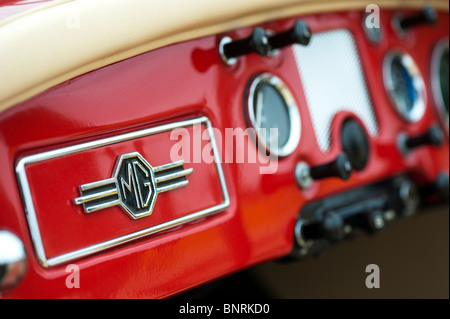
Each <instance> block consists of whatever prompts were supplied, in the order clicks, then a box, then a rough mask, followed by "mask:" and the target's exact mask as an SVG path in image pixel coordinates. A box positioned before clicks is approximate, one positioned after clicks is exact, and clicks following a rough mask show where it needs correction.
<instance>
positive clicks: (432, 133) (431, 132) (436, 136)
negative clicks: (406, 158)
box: [406, 125, 444, 149]
mask: <svg viewBox="0 0 450 319" xmlns="http://www.w3.org/2000/svg"><path fill="white" fill-rule="evenodd" d="M443 142H444V133H443V132H442V130H441V129H440V128H439V126H437V125H433V126H431V127H430V128H429V129H428V130H427V131H426V132H424V133H422V134H419V135H417V136H412V137H409V138H408V139H407V140H406V146H407V147H408V149H413V148H417V147H420V146H425V145H432V146H437V147H438V146H441V145H442V143H443Z"/></svg>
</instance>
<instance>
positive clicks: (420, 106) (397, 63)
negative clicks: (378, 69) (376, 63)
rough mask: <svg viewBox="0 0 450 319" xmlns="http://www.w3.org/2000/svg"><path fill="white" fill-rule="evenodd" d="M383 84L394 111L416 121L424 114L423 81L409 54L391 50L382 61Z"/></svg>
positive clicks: (410, 120)
mask: <svg viewBox="0 0 450 319" xmlns="http://www.w3.org/2000/svg"><path fill="white" fill-rule="evenodd" d="M383 76H384V84H385V86H386V90H387V92H388V94H389V97H390V98H391V101H392V104H393V105H394V107H395V109H396V111H397V112H398V113H399V114H400V115H401V116H402V117H403V118H404V119H405V120H407V121H409V122H417V121H419V120H420V119H422V117H423V115H424V114H425V106H426V102H425V97H426V91H425V83H424V81H423V77H422V75H421V74H420V71H419V68H418V67H417V65H416V63H415V62H414V60H413V59H412V57H411V56H409V55H408V54H404V53H398V52H391V53H389V54H388V55H387V56H386V58H385V62H384V70H383Z"/></svg>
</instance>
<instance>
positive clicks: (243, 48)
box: [222, 28, 269, 59]
mask: <svg viewBox="0 0 450 319" xmlns="http://www.w3.org/2000/svg"><path fill="white" fill-rule="evenodd" d="M268 44H269V42H268V38H267V34H266V31H264V29H262V28H255V29H254V30H253V32H252V34H251V35H250V36H248V37H246V38H243V39H239V40H234V41H231V42H228V43H225V44H224V45H223V49H222V51H223V55H224V57H225V58H226V59H233V58H237V57H240V56H243V55H247V54H250V53H256V54H259V55H261V56H265V55H267V54H268V52H269V45H268Z"/></svg>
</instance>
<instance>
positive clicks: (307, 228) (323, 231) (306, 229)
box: [302, 212, 345, 242]
mask: <svg viewBox="0 0 450 319" xmlns="http://www.w3.org/2000/svg"><path fill="white" fill-rule="evenodd" d="M344 226H345V224H344V220H343V219H342V217H341V216H340V215H339V214H338V213H335V212H328V213H326V214H324V216H323V220H322V221H321V222H315V223H311V224H306V225H304V226H303V227H302V235H303V238H304V239H305V240H306V241H309V240H316V239H327V240H329V241H331V242H338V241H340V240H342V239H343V238H344V236H345V231H344Z"/></svg>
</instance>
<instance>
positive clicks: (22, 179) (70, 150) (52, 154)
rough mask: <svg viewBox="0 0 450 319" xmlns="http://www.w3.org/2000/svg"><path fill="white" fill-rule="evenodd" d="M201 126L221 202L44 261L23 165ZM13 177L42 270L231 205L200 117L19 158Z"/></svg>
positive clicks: (205, 122)
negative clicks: (17, 183)
mask: <svg viewBox="0 0 450 319" xmlns="http://www.w3.org/2000/svg"><path fill="white" fill-rule="evenodd" d="M202 124H203V125H205V126H206V129H207V131H208V135H209V139H210V143H211V148H212V151H213V157H214V162H215V166H216V169H217V174H218V178H219V182H220V187H221V192H222V197H223V201H222V202H221V203H220V204H218V205H215V206H213V207H209V208H206V209H203V210H201V211H197V212H194V213H191V214H189V215H186V216H183V217H181V218H177V219H174V220H170V221H168V222H165V223H162V224H158V225H155V226H151V227H148V228H145V229H142V230H139V231H135V232H132V233H129V234H126V235H123V236H120V237H117V238H114V239H111V240H107V241H104V242H101V243H98V244H95V245H91V246H88V247H84V248H82V249H78V250H76V251H72V252H69V253H65V254H62V255H59V256H56V257H52V258H47V256H46V252H45V249H44V245H43V242H42V238H41V233H40V229H39V224H38V220H37V217H36V212H35V208H34V203H33V200H32V196H31V191H30V186H29V182H28V178H27V174H26V166H27V165H30V164H33V163H38V162H42V161H47V160H50V159H54V158H58V157H62V156H66V155H70V154H75V153H78V152H82V151H86V150H92V149H95V148H99V147H103V146H107V145H111V144H115V143H120V142H125V141H129V140H133V139H137V138H140V137H145V136H149V135H154V134H158V133H163V132H167V131H171V130H173V129H177V128H183V127H188V126H193V125H202ZM16 174H17V176H18V180H19V186H20V190H21V192H22V196H23V201H24V205H25V211H26V217H27V220H28V225H29V228H30V233H31V239H32V242H33V245H34V248H35V251H36V255H37V258H38V260H39V262H40V263H41V265H42V266H44V267H50V266H56V265H60V264H63V263H67V262H70V261H73V260H76V259H79V258H82V257H86V256H89V255H92V254H95V253H98V252H101V251H104V250H106V249H109V248H111V247H115V246H118V245H121V244H123V243H127V242H130V241H133V240H136V239H138V238H142V237H145V236H149V235H153V234H156V233H158V232H161V231H165V230H168V229H170V228H173V227H176V226H180V225H183V224H185V223H189V222H192V221H195V220H197V219H200V218H204V217H206V216H209V215H212V214H215V213H218V212H221V211H223V210H225V209H226V208H227V207H228V206H229V205H230V199H229V195H228V190H227V186H226V182H225V178H224V174H223V171H222V166H221V161H220V155H219V153H218V149H217V144H216V141H215V137H214V131H213V128H212V126H211V122H210V121H209V119H208V118H206V117H199V118H195V119H190V120H185V121H179V122H174V123H169V124H165V125H161V126H157V127H151V128H147V129H143V130H139V131H135V132H130V133H126V134H121V135H118V136H113V137H108V138H103V139H99V140H95V141H92V142H86V143H82V144H77V145H73V146H68V147H64V148H60V149H56V150H52V151H48V152H43V153H39V154H34V155H30V156H27V157H24V158H22V159H20V160H19V161H18V162H17V165H16Z"/></svg>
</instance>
